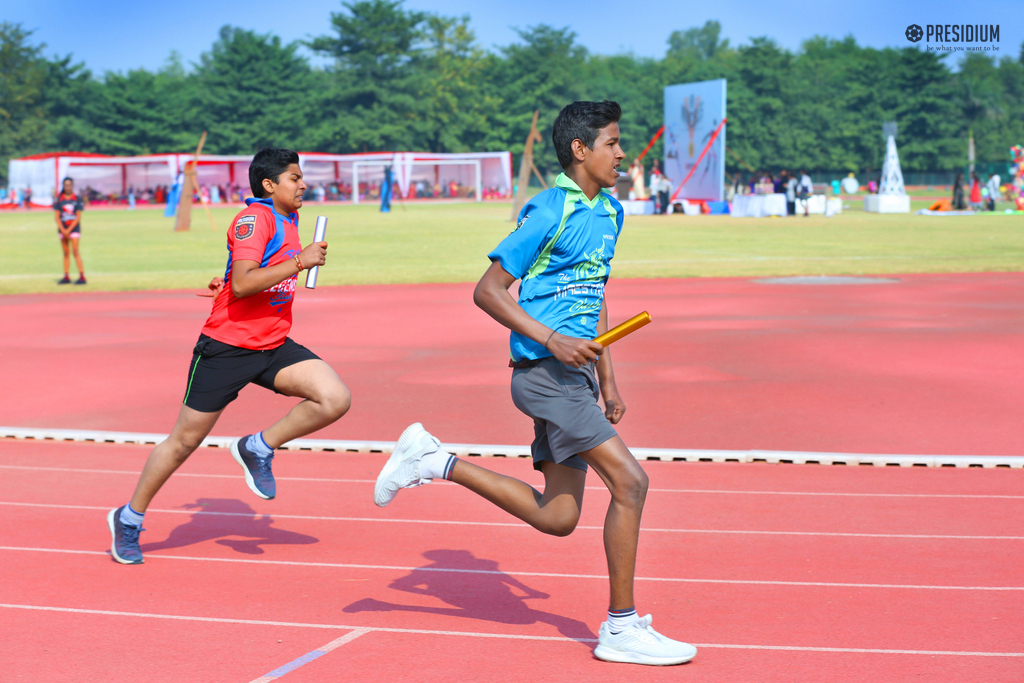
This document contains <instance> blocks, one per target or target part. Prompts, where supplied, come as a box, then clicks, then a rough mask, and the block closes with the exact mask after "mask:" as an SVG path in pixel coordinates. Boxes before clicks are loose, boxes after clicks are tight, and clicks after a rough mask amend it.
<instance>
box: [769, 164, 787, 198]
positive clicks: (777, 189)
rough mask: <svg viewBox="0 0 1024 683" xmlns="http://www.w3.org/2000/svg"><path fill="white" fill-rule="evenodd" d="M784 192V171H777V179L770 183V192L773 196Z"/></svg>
mask: <svg viewBox="0 0 1024 683" xmlns="http://www.w3.org/2000/svg"><path fill="white" fill-rule="evenodd" d="M785 191H786V170H785V169H783V170H781V171H779V177H778V178H776V179H775V182H774V183H772V192H773V193H774V194H782V193H783V192H785Z"/></svg>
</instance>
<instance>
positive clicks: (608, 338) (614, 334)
mask: <svg viewBox="0 0 1024 683" xmlns="http://www.w3.org/2000/svg"><path fill="white" fill-rule="evenodd" d="M649 322H651V314H650V313H648V312H647V311H644V312H643V313H641V314H640V315H634V316H633V317H632V318H630V319H629V320H627V321H626V322H624V323H622V324H621V325H616V326H615V327H613V328H612V329H610V330H608V331H607V332H605V333H604V334H602V335H598V336H597V337H596V338H595V339H594V341H596V342H597V343H598V344H600V345H601V346H608V345H609V344H611V343H612V342H615V341H618V340H620V339H622V338H623V337H625V336H626V335H627V334H629V333H630V332H636V331H637V330H639V329H640V328H641V327H643V326H644V325H646V324H647V323H649Z"/></svg>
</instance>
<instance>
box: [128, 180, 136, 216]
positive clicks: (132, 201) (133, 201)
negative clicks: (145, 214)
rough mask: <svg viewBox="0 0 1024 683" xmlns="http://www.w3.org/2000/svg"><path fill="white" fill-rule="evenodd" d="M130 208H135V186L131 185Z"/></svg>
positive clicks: (129, 194)
mask: <svg viewBox="0 0 1024 683" xmlns="http://www.w3.org/2000/svg"><path fill="white" fill-rule="evenodd" d="M128 210H129V211H134V210H135V188H134V187H132V186H131V185H129V186H128Z"/></svg>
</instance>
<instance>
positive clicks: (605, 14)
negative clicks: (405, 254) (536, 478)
mask: <svg viewBox="0 0 1024 683" xmlns="http://www.w3.org/2000/svg"><path fill="white" fill-rule="evenodd" d="M405 6H406V7H407V8H411V9H420V10H429V11H433V12H438V13H441V14H447V15H463V14H469V15H470V17H471V26H472V27H473V29H474V30H475V32H476V36H477V39H478V42H479V43H480V44H481V45H482V46H483V47H487V48H493V47H495V46H502V45H507V44H509V43H511V42H514V41H515V40H516V34H515V31H514V27H526V26H531V25H534V24H541V23H544V24H550V25H552V26H556V27H563V26H568V27H570V28H571V29H572V30H574V31H575V32H576V33H577V34H578V38H577V40H578V41H579V42H580V43H581V44H583V45H584V46H586V47H587V49H589V50H590V51H592V52H596V53H600V54H614V53H620V52H632V53H634V54H637V55H641V56H648V57H660V56H662V55H663V54H664V53H665V47H666V41H667V39H668V36H669V34H670V33H671V32H672V31H674V30H676V29H686V28H689V27H692V26H701V25H703V24H704V22H705V21H707V20H709V19H715V20H717V21H719V22H720V23H721V24H722V33H723V36H724V37H725V38H728V39H729V41H730V42H731V43H732V44H733V45H737V44H743V43H746V42H748V41H749V39H750V37H751V36H764V35H766V36H769V37H771V38H774V39H775V40H776V41H777V42H778V43H779V44H781V45H782V46H784V47H786V48H789V49H791V50H797V49H799V47H800V44H801V42H802V41H803V40H805V39H807V38H809V37H811V36H814V35H825V36H829V37H832V38H842V37H843V36H845V35H848V34H850V35H853V37H854V38H855V39H856V40H857V42H858V43H859V44H861V45H867V46H871V47H906V46H908V45H910V44H911V43H909V42H908V41H907V39H906V37H905V36H904V32H905V30H906V27H907V26H908V25H909V24H913V23H916V24H920V25H921V26H924V25H925V24H929V23H930V24H938V23H942V24H947V23H948V24H953V23H970V24H979V23H985V24H999V25H1000V27H1001V28H1000V42H999V46H1000V48H1001V49H1000V52H999V54H1000V55H1003V56H1010V57H1013V58H1017V57H1018V56H1019V55H1020V51H1021V43H1022V42H1024V2H1021V0H997V1H992V0H982V1H981V2H968V1H967V0H932V1H930V2H899V1H898V0H849V1H848V2H845V3H835V2H828V1H825V0H814V1H810V0H790V1H783V0H774V1H772V0H767V1H765V0H758V1H754V0H731V1H730V2H727V3H692V2H681V1H680V0H671V1H670V0H640V1H639V2H623V1H622V0H618V1H616V2H610V1H607V0H595V1H593V2H590V3H583V2H577V3H571V4H570V3H560V2H551V0H503V1H501V2H497V1H490V0H476V1H473V0H446V1H440V0H439V1H435V2H430V1H429V0H406V4H405ZM566 7H571V8H572V11H567V10H566ZM254 8H258V9H262V10H265V11H266V13H264V14H261V13H258V12H254V11H252V10H253V9H254ZM341 9H342V6H341V2H340V1H339V0H300V1H299V2H284V3H274V2H265V3H255V2H252V1H251V0H221V1H218V0H178V1H177V2H161V3H152V2H146V1H145V0H142V1H139V0H135V1H133V2H126V1H125V0H108V1H106V2H103V3H95V4H83V3H82V2H80V1H76V2H70V1H69V0H29V1H22V2H20V3H18V4H14V3H13V2H11V0H4V8H3V10H2V13H0V20H3V21H11V22H15V23H21V24H22V25H23V26H24V27H25V28H27V29H32V30H34V31H35V33H34V36H33V38H34V40H35V41H36V42H45V43H46V44H47V48H46V53H47V54H48V55H54V54H59V55H66V54H68V53H70V54H72V55H73V56H74V58H75V59H76V61H82V62H85V64H86V66H88V67H89V68H90V69H92V70H93V71H94V72H96V73H99V74H102V73H103V72H104V71H108V70H110V71H127V70H129V69H134V68H140V67H143V68H147V69H156V68H159V67H160V66H161V65H162V64H163V63H164V62H165V61H166V60H167V58H168V56H169V55H170V53H171V51H172V50H176V51H178V52H179V53H180V54H181V56H182V58H183V59H184V61H185V63H186V64H188V63H191V62H194V61H196V60H198V58H199V55H200V54H201V53H202V52H204V51H206V50H208V49H209V47H210V45H211V44H212V43H213V41H214V40H215V39H216V37H217V31H218V29H219V28H220V27H221V26H223V25H224V24H231V25H234V26H241V27H243V28H248V29H254V30H256V31H259V32H272V33H275V34H277V35H279V36H281V37H282V38H283V39H284V40H286V41H291V40H300V39H304V38H308V37H312V36H317V35H322V34H326V33H330V14H331V13H332V12H338V11H341ZM918 45H919V46H922V45H924V42H923V41H922V42H921V43H918Z"/></svg>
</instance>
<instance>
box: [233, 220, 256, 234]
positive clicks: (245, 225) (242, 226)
mask: <svg viewBox="0 0 1024 683" xmlns="http://www.w3.org/2000/svg"><path fill="white" fill-rule="evenodd" d="M255 231H256V216H252V215H249V216H242V217H241V218H239V219H238V220H237V221H235V239H236V240H244V239H248V238H250V237H252V234H253V233H254V232H255Z"/></svg>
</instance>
